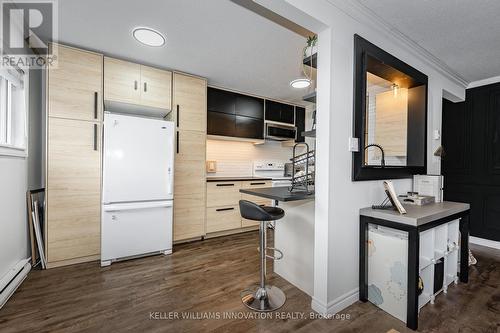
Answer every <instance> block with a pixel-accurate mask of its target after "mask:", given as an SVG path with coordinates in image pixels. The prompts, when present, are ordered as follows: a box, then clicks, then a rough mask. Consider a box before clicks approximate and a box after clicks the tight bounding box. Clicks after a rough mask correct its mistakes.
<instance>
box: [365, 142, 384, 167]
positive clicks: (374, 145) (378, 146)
mask: <svg viewBox="0 0 500 333" xmlns="http://www.w3.org/2000/svg"><path fill="white" fill-rule="evenodd" d="M370 147H377V148H378V149H380V152H381V153H382V160H381V161H380V165H381V166H382V167H384V166H385V153H384V148H382V146H381V145H378V144H376V143H372V144H369V145H367V146H366V147H365V149H364V150H366V149H367V148H370ZM364 150H363V151H364Z"/></svg>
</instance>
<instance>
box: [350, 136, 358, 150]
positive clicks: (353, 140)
mask: <svg viewBox="0 0 500 333" xmlns="http://www.w3.org/2000/svg"><path fill="white" fill-rule="evenodd" d="M349 151H352V152H358V151H359V138H349Z"/></svg>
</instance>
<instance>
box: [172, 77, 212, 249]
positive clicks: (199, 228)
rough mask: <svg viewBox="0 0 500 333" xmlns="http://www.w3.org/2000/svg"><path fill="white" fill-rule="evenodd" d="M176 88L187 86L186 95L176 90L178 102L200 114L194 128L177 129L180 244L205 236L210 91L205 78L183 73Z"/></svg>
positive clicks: (176, 219) (176, 210)
mask: <svg viewBox="0 0 500 333" xmlns="http://www.w3.org/2000/svg"><path fill="white" fill-rule="evenodd" d="M179 82H181V83H179ZM186 82H188V83H189V84H187V83H186ZM173 85H174V87H175V86H177V87H179V85H181V86H182V87H183V90H182V92H179V91H177V90H176V89H175V88H174V89H173V92H174V93H173V100H174V103H177V104H178V105H179V106H183V105H189V106H190V111H191V113H192V114H197V117H192V118H191V119H192V120H191V121H192V122H193V124H192V125H191V126H190V127H189V128H190V129H183V128H181V127H179V126H177V128H176V156H175V180H174V184H175V185H174V203H175V204H174V241H180V240H186V239H191V238H197V237H202V236H204V235H205V213H206V212H205V207H206V171H205V160H206V158H205V156H206V112H207V107H206V102H207V97H206V89H207V88H206V80H205V79H201V78H196V77H192V76H188V75H184V74H179V73H174V78H173ZM174 120H176V118H174ZM200 123H202V124H200Z"/></svg>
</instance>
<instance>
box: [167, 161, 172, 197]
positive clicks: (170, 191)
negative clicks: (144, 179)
mask: <svg viewBox="0 0 500 333" xmlns="http://www.w3.org/2000/svg"><path fill="white" fill-rule="evenodd" d="M168 176H169V177H168V178H169V180H170V181H169V182H168V194H172V167H171V166H169V167H168Z"/></svg>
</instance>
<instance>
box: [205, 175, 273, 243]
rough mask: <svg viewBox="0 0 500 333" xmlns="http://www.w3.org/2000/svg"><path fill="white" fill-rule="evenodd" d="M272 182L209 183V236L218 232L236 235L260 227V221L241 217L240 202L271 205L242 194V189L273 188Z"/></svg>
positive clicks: (268, 202)
mask: <svg viewBox="0 0 500 333" xmlns="http://www.w3.org/2000/svg"><path fill="white" fill-rule="evenodd" d="M271 186H272V183H271V181H267V180H259V181H230V180H228V181H217V182H208V183H207V208H206V215H207V228H206V231H207V234H208V236H210V235H209V234H210V233H212V234H213V233H217V232H228V231H229V232H230V231H233V232H234V233H237V232H240V231H246V230H248V228H249V227H256V226H258V225H259V222H258V221H251V220H247V219H244V218H242V217H241V214H240V209H239V201H240V200H241V199H243V200H248V201H252V202H255V203H257V204H259V205H271V204H272V202H271V200H266V199H263V198H260V197H256V196H254V195H248V194H243V193H240V189H242V188H261V187H271Z"/></svg>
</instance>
